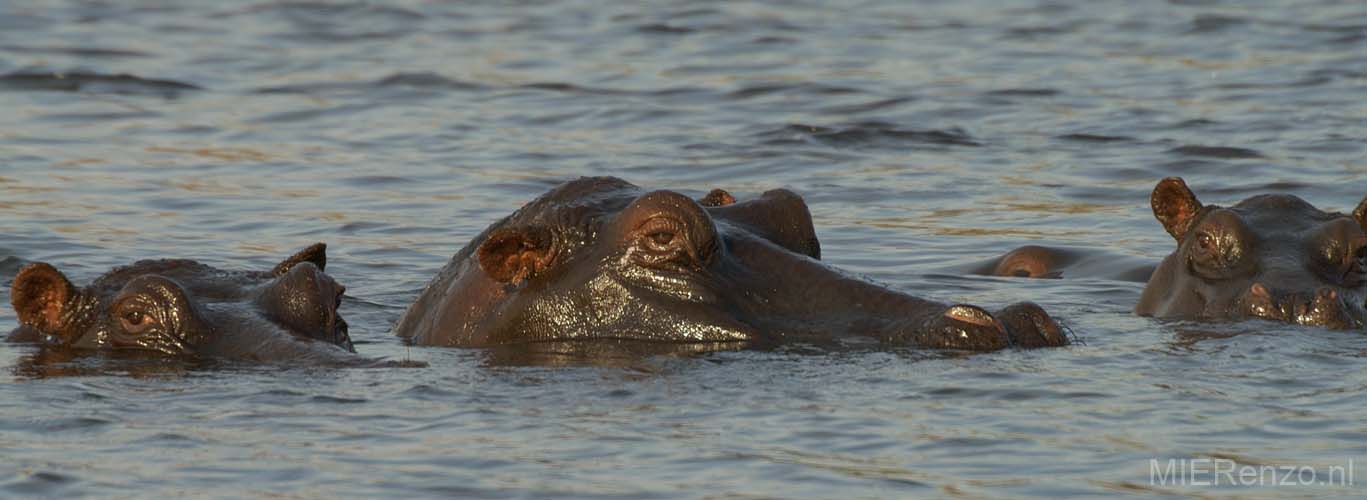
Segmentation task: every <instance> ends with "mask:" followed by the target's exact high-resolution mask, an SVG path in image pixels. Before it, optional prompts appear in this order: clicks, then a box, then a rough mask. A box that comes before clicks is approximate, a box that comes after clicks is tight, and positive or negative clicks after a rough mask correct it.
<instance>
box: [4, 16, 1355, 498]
mask: <svg viewBox="0 0 1367 500" xmlns="http://www.w3.org/2000/svg"><path fill="white" fill-rule="evenodd" d="M0 75H5V76H0V109H3V110H4V112H3V113H0V280H3V281H5V282H8V281H9V280H10V278H12V276H13V273H14V272H15V270H16V269H17V268H18V267H19V266H20V265H21V264H22V263H23V262H27V261H48V262H52V263H54V264H56V265H58V267H59V268H61V269H63V270H64V271H65V272H66V273H67V274H68V275H69V276H71V277H72V278H73V279H74V280H75V281H77V282H82V283H83V282H86V281H88V280H89V279H91V278H93V277H95V276H97V275H98V274H100V273H101V272H103V271H104V270H106V269H107V268H109V267H110V266H113V265H119V264H124V263H128V262H131V261H133V260H137V259H140V258H151V257H193V258H197V259H200V260H202V261H205V262H208V263H211V264H214V265H218V266H223V267H232V268H239V269H240V268H252V267H255V268H261V269H265V268H266V267H267V266H269V265H271V264H272V263H274V262H275V261H276V260H278V259H279V258H281V257H283V256H285V255H288V254H289V253H290V252H292V251H293V250H296V249H298V248H302V247H303V246H305V245H307V244H309V243H312V242H314V241H326V242H328V243H329V244H330V253H331V256H330V257H331V258H330V259H329V264H330V265H329V271H330V273H331V274H332V275H333V276H335V277H336V278H337V279H338V280H339V281H341V282H343V283H344V284H346V285H347V286H348V289H349V292H348V293H349V297H348V298H347V299H346V301H345V302H344V305H343V313H344V314H345V315H346V316H347V317H348V321H349V322H350V323H351V325H352V329H351V330H352V336H353V338H355V339H356V341H357V348H358V350H360V351H361V352H363V353H365V354H369V355H381V356H390V357H394V358H404V357H409V358H412V359H416V360H423V361H427V362H428V363H430V366H429V367H427V368H411V369H398V368H394V369H373V370H340V371H337V370H330V369H317V368H307V367H303V368H297V369H282V368H259V367H257V368H245V367H236V368H235V367H227V368H222V367H220V368H217V369H207V370H206V369H200V368H197V367H189V366H166V365H165V364H160V363H117V364H115V363H113V362H112V361H110V360H100V359H93V360H92V359H85V360H69V361H61V360H57V362H55V363H53V362H49V361H51V360H41V359H35V357H37V356H39V355H40V353H37V352H35V350H34V349H33V348H32V347H29V346H23V345H0V365H3V366H6V367H10V368H9V369H7V370H6V371H5V374H4V375H0V380H3V383H0V449H3V450H4V457H5V459H4V460H3V461H0V496H13V495H51V496H63V497H65V496H71V495H80V494H90V495H101V496H103V495H112V496H137V497H151V496H161V495H182V494H188V493H200V494H213V495H228V496H265V495H274V494H284V495H291V496H306V497H316V496H317V497H320V496H352V495H358V496H381V495H383V496H414V495H417V496H462V497H465V496H547V497H566V496H620V497H629V498H638V497H676V496H679V497H692V496H707V495H718V496H736V495H741V496H771V495H781V496H811V497H859V496H862V497H904V496H960V497H979V496H1017V495H1019V496H1041V497H1057V496H1063V495H1075V494H1080V495H1089V496H1090V495H1097V494H1105V493H1130V494H1141V495H1147V494H1154V493H1159V494H1164V493H1166V494H1178V495H1187V494H1192V495H1214V496H1225V495H1231V496H1233V495H1265V496H1281V495H1320V494H1325V495H1341V494H1362V490H1361V489H1360V488H1361V487H1360V486H1347V487H1344V486H1311V487H1296V488H1290V489H1288V488H1270V489H1245V488H1228V487H1226V488H1200V487H1176V488H1174V487H1171V486H1153V485H1151V484H1150V483H1149V477H1150V476H1149V471H1150V463H1149V460H1150V459H1153V458H1157V459H1162V460H1166V459H1168V458H1225V459H1232V460H1235V461H1237V462H1238V463H1240V464H1253V465H1258V464H1297V465H1301V464H1304V465H1310V466H1316V467H1321V468H1322V467H1325V466H1331V465H1339V464H1342V463H1344V462H1346V461H1347V460H1349V459H1357V461H1358V462H1359V463H1358V464H1357V466H1358V467H1359V468H1362V467H1364V466H1367V444H1364V443H1367V417H1364V416H1363V415H1364V413H1365V412H1364V411H1363V410H1364V404H1363V401H1364V395H1367V372H1364V370H1363V367H1364V365H1367V361H1365V360H1367V335H1362V334H1360V333H1352V332H1347V333H1345V332H1332V331H1324V330H1319V329H1314V328H1293V327H1285V326H1282V325H1277V324H1270V323H1261V322H1247V323H1237V324H1219V325H1196V324H1184V323H1165V322H1158V321H1153V320H1150V319H1147V318H1139V317H1135V316H1133V315H1132V314H1131V313H1130V309H1131V307H1132V306H1133V304H1134V302H1135V301H1136V300H1137V298H1138V296H1139V291H1140V285H1138V284H1133V283H1124V282H1112V281H1105V280H1086V279H1079V280H1070V281H1023V280H1017V279H996V278H985V277H964V276H960V275H958V274H957V273H954V272H950V271H947V269H950V268H952V267H954V266H956V265H962V264H965V263H968V262H972V261H976V260H979V259H983V258H987V257H990V256H992V255H994V254H995V253H998V252H1000V251H1004V250H1005V249H1007V248H1010V247H1012V246H1014V245H1018V244H1021V243H1027V242H1040V241H1043V242H1049V243H1056V244H1066V245H1074V246H1090V247H1108V248H1110V249H1112V250H1114V251H1116V252H1119V253H1122V254H1129V255H1131V256H1134V257H1139V258H1144V259H1148V260H1154V261H1156V260H1157V259H1159V258H1160V257H1161V256H1162V255H1164V254H1165V253H1166V252H1168V251H1169V250H1170V248H1171V246H1172V243H1171V239H1170V238H1169V237H1168V236H1167V235H1166V234H1165V233H1164V232H1163V231H1162V230H1161V228H1160V227H1159V226H1158V224H1157V223H1156V222H1154V221H1153V219H1152V216H1151V214H1150V212H1149V209H1148V206H1147V199H1148V193H1149V191H1150V190H1151V189H1152V187H1153V185H1154V183H1155V182H1156V181H1157V180H1158V179H1159V178H1162V177H1164V176H1169V175H1180V176H1183V177H1185V178H1186V179H1187V182H1188V183H1189V184H1191V185H1192V186H1193V188H1194V189H1195V190H1196V192H1197V194H1198V196H1200V197H1201V198H1202V200H1203V201H1207V202H1213V203H1223V204H1227V203H1232V202H1234V201H1237V200H1239V199H1242V198H1243V197H1246V196H1249V195H1252V194H1256V193H1262V192H1268V191H1277V192H1288V193H1294V194H1297V195H1300V196H1302V197H1305V198H1307V199H1309V200H1311V201H1312V202H1313V203H1315V204H1317V205H1319V206H1321V207H1323V208H1327V209H1332V210H1345V209H1350V208H1351V207H1353V206H1354V205H1355V204H1356V203H1357V201H1358V200H1360V199H1361V198H1362V196H1363V195H1367V183H1365V182H1364V181H1365V180H1367V160H1364V158H1367V154H1364V153H1367V99H1364V96H1367V4H1364V3H1362V2H1360V1H1349V2H1335V1H1291V2H1272V1H1266V2H1262V1H1233V0H1230V1H1223V2H1222V1H1218V0H1184V1H1173V2H1168V3H1162V2H1122V1H1098V2H1048V1H1041V2H1014V3H1009V5H1005V6H1004V5H1002V3H1001V2H987V1H923V2H899V1H890V0H889V1H866V2H859V3H857V4H855V5H844V4H842V5H840V6H836V3H835V2H830V3H827V2H805V3H795V2H773V3H767V2H724V3H723V2H693V3H685V2H649V3H639V4H630V5H628V4H627V3H622V4H621V5H616V4H610V3H608V2H581V1H536V2H518V3H516V4H508V3H504V2H478V3H474V4H466V3H459V4H448V3H445V2H442V3H438V2H421V1H399V2H375V3H365V2H355V3H335V2H274V1H267V2H260V3H248V2H209V1H197V2H188V1H187V2H159V1H146V2H99V1H88V2H86V1H81V2H77V1H71V2H63V1H27V2H26V1H20V2H5V3H3V4H0ZM579 175H616V176H620V177H624V178H626V179H628V180H630V181H632V182H635V183H637V184H639V185H642V186H646V187H649V188H672V189H677V190H681V191H684V192H689V193H692V194H701V193H703V192H705V191H707V190H709V189H711V188H714V187H723V188H726V189H728V190H730V191H732V192H733V193H736V194H737V195H739V196H741V197H744V196H748V195H754V194H756V193H759V192H762V191H764V190H766V189H770V188H775V187H789V188H792V189H794V190H796V191H798V192H800V193H802V194H803V195H804V196H806V198H807V201H808V203H809V204H810V206H811V210H812V212H813V216H814V217H815V219H816V224H817V231H818V234H819V236H820V238H821V240H822V246H823V255H824V256H825V258H826V260H827V261H829V262H831V263H834V264H836V265H838V266H841V267H844V268H846V269H849V270H852V271H855V272H858V273H861V274H864V275H867V276H869V277H871V278H872V279H875V280H877V281H880V282H883V283H886V284H889V285H890V286H894V287H897V288H899V289H904V290H909V291H913V292H915V293H917V294H919V295H923V296H930V297H935V298H940V299H946V300H949V299H958V300H967V301H973V302H979V303H984V304H998V305H999V304H1004V303H1006V302H1010V301H1015V300H1033V301H1036V302H1039V303H1041V304H1043V305H1045V307H1046V308H1048V309H1049V310H1050V311H1051V312H1054V313H1055V314H1056V315H1058V316H1060V317H1062V318H1064V319H1065V321H1066V322H1067V323H1068V324H1069V325H1070V326H1071V328H1072V329H1073V330H1074V331H1075V332H1076V334H1077V335H1078V336H1079V337H1080V339H1081V340H1082V341H1083V342H1085V344H1081V345H1075V346H1072V347H1068V348H1063V349H1054V350H1040V351H1030V352H1019V351H1012V352H1001V353H993V354H983V355H974V356H949V357H946V356H939V355H927V354H925V353H917V352H912V351H882V350H873V351H851V352H843V351H840V352H825V351H821V352H818V351H812V350H808V349H804V348H800V347H798V348H793V349H787V350H780V351H769V352H754V351H747V352H723V353H713V354H702V355H695V356H655V357H647V358H611V359H597V360H585V359H561V360H555V359H552V360H549V361H551V362H552V363H551V364H555V362H565V363H567V364H569V365H571V366H544V365H542V366H522V365H524V364H525V363H522V362H520V361H521V360H520V359H519V358H518V357H516V356H510V355H508V353H499V352H487V351H478V350H455V349H437V348H416V347H415V348H412V349H411V350H410V349H408V348H406V347H404V346H402V345H401V344H400V343H399V342H398V341H397V340H396V339H395V338H393V337H392V336H390V335H389V329H390V327H391V326H392V325H393V323H394V321H395V320H396V319H397V317H398V315H399V314H400V313H401V312H402V311H403V309H404V307H405V306H406V305H407V304H408V303H409V302H410V301H411V300H412V299H413V298H414V297H415V296H416V295H417V293H418V291H419V290H420V289H421V287H422V286H423V285H424V284H425V283H426V282H427V280H428V279H429V278H431V277H432V276H433V275H434V273H435V272H436V271H437V270H438V269H439V268H440V267H441V266H442V265H443V264H444V263H445V261H446V259H447V258H448V257H449V256H450V255H451V254H452V253H454V252H455V251H456V250H457V249H459V248H460V247H461V246H463V245H464V244H465V243H466V242H467V241H468V240H469V238H470V237H472V236H473V235H475V234H476V233H477V232H478V231H480V230H481V229H483V228H484V227H485V226H486V225H487V224H488V223H490V222H491V221H493V220H495V219H496V218H498V217H501V216H503V215H505V214H507V213H508V212H510V211H512V210H514V209H516V208H517V207H519V206H520V205H521V204H522V203H524V202H525V201H527V200H528V199H530V198H532V197H534V196H536V195H538V194H540V193H541V192H543V191H544V190H545V189H547V188H548V187H550V186H552V185H554V184H555V183H557V182H560V181H562V180H564V179H567V178H572V177H574V176H579ZM0 295H3V297H0V298H3V299H4V300H3V301H4V302H8V287H5V291H3V292H0ZM14 323H15V320H14V316H13V313H12V311H10V310H9V308H3V310H0V330H8V329H9V328H10V327H11V326H12V325H13V324H14ZM543 361H545V360H543ZM588 361H596V363H592V362H588ZM56 375H73V376H65V377H62V376H56ZM1356 479H1357V480H1359V481H1363V480H1367V478H1364V477H1362V476H1361V474H1358V477H1357V478H1356Z"/></svg>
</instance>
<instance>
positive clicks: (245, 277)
mask: <svg viewBox="0 0 1367 500" xmlns="http://www.w3.org/2000/svg"><path fill="white" fill-rule="evenodd" d="M325 265H326V255H325V247H324V245H323V244H321V243H320V244H316V245H313V246H311V247H309V248H307V249H304V250H303V251H301V252H299V253H297V254H295V255H294V256H292V257H290V258H288V259H286V260H285V261H284V262H281V263H280V264H279V265H277V266H275V268H274V269H273V270H271V271H268V272H252V271H248V272H239V271H223V270H219V269H216V268H214V267H211V266H207V265H204V264H200V263H198V262H195V261H192V260H146V261H140V262H137V263H135V264H132V265H129V266H125V267H120V268H116V269H114V270H112V271H110V272H108V273H106V274H104V275H103V276H101V277H99V278H97V279H96V280H95V281H94V282H93V283H91V284H90V285H89V286H86V287H84V288H77V287H75V286H73V285H72V284H71V282H70V281H68V280H67V278H66V277H65V276H64V275H62V273H61V272H59V271H57V269H56V268H54V267H52V266H51V265H49V264H45V263H34V264H30V265H27V266H25V267H24V268H23V269H21V270H20V271H19V273H18V274H17V275H16V276H15V278H14V283H13V285H12V293H11V301H12V303H13V305H14V310H15V312H16V313H18V316H19V322H20V326H19V328H17V329H15V330H14V332H13V333H11V334H10V340H12V341H22V342H36V343H39V344H43V345H47V346H60V347H69V348H74V349H89V350H101V351H138V352H153V353H160V354H162V355H168V356H189V357H202V358H216V359H228V360H239V361H267V362H269V361H277V360H278V361H290V362H291V363H298V362H308V361H314V362H321V363H351V362H354V361H357V360H362V358H359V357H357V356H356V355H355V354H354V352H355V350H354V348H353V347H352V343H351V338H350V337H349V336H348V334H347V324H346V321H344V320H343V319H342V317H341V316H340V315H338V313H337V307H338V305H339V304H340V301H341V296H342V293H343V291H344V288H343V287H342V286H341V285H339V284H337V282H336V281H334V280H333V279H332V278H331V277H329V276H328V275H327V274H324V273H323V267H324V266H325Z"/></svg>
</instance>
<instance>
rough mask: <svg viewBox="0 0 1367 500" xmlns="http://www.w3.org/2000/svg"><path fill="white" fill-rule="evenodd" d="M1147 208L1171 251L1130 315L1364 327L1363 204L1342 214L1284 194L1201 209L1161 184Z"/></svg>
mask: <svg viewBox="0 0 1367 500" xmlns="http://www.w3.org/2000/svg"><path fill="white" fill-rule="evenodd" d="M1151 204H1152V206H1153V213H1154V216H1155V217H1157V218H1158V221H1159V222H1160V223H1162V225H1163V228H1164V229H1166V230H1167V232H1168V234H1170V235H1172V237H1173V238H1174V239H1176V240H1177V250H1175V251H1174V252H1173V253H1172V254H1171V255H1168V256H1167V258H1165V259H1163V261H1162V262H1161V263H1160V264H1159V265H1158V268H1157V269H1156V270H1154V273H1153V276H1152V277H1150V278H1149V282H1148V285H1147V286H1145V287H1144V293H1143V295H1141V296H1140V298H1139V304H1138V305H1137V306H1136V307H1135V312H1136V313H1138V314H1140V315H1144V316H1155V317H1160V318H1195V319H1238V318H1246V317H1254V318H1263V319H1270V320H1276V321H1286V322H1290V323H1297V324H1303V325H1315V326H1322V327H1327V328H1337V329H1358V328H1362V327H1363V321H1364V317H1367V314H1364V308H1365V307H1367V235H1364V234H1365V233H1367V198H1365V199H1363V200H1362V202H1361V203H1359V204H1358V206H1357V209H1356V210H1354V211H1353V213H1352V214H1348V215H1345V214H1341V213H1327V212H1324V211H1321V210H1319V209H1317V208H1315V207H1314V206H1312V205H1310V204H1309V203H1307V202H1305V200H1302V199H1300V198H1298V197H1295V196H1292V195H1285V194H1264V195H1258V196H1254V197H1251V198H1248V199H1246V200H1243V201H1241V202H1239V203H1237V204H1235V205H1233V206H1231V207H1228V208H1226V207H1221V206H1217V205H1202V204H1201V202H1200V201H1197V199H1196V196H1195V195H1194V194H1192V192H1191V190H1190V189H1188V188H1187V185H1186V183H1185V182H1183V181H1182V179H1180V178H1176V177H1170V178H1167V179H1163V180H1162V181H1161V182H1159V183H1158V186H1157V187H1155V188H1154V190H1153V196H1152V199H1151Z"/></svg>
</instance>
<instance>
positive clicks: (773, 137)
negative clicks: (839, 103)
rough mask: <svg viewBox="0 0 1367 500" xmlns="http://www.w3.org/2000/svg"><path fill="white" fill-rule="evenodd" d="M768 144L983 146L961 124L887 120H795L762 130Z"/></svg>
mask: <svg viewBox="0 0 1367 500" xmlns="http://www.w3.org/2000/svg"><path fill="white" fill-rule="evenodd" d="M759 136H760V137H762V138H764V139H765V141H764V143H765V144H769V145H786V144H794V143H803V142H809V141H814V142H818V143H821V144H826V145H829V146H837V147H854V146H874V147H878V146H882V147H895V146H903V145H909V144H933V145H945V146H969V147H976V146H981V145H982V143H980V142H978V141H977V140H975V139H973V137H972V136H970V135H968V132H965V131H964V130H963V129H960V128H958V127H953V128H948V129H926V130H916V129H904V128H899V127H898V126H896V125H894V124H891V123H885V122H864V123H856V124H851V125H846V126H840V127H820V126H813V125H804V124H791V125H787V126H784V127H783V128H781V129H778V130H773V131H769V132H763V133H760V134H759Z"/></svg>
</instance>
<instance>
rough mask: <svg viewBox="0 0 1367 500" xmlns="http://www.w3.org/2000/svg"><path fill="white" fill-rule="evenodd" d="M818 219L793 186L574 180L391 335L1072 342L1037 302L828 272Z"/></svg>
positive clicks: (503, 339) (457, 341) (477, 242)
mask: <svg viewBox="0 0 1367 500" xmlns="http://www.w3.org/2000/svg"><path fill="white" fill-rule="evenodd" d="M820 258H821V245H820V243H819V242H818V241H817V238H816V233H815V230H814V228H813V224H812V218H811V214H810V213H809V212H808V210H807V205H806V203H804V201H803V199H802V197H801V196H798V195H797V194H796V193H794V192H792V191H788V190H784V189H777V190H772V191H768V192H765V193H763V194H762V195H760V196H758V197H757V198H754V199H750V200H745V201H738V200H737V199H736V198H735V197H734V196H733V195H731V194H730V193H727V192H726V191H724V190H720V189H718V190H713V191H712V192H710V193H708V194H707V195H706V196H704V197H702V198H700V199H696V200H695V199H693V198H690V197H688V196H685V195H683V194H680V193H678V192H674V191H668V190H655V191H646V190H643V189H641V188H639V187H637V186H635V185H632V184H631V183H628V182H626V181H624V180H622V179H618V178H613V177H587V178H580V179H577V180H573V181H569V182H566V183H564V184H561V185H559V186H558V187H555V188H554V189H551V190H550V191H549V192H547V193H545V194H544V195H542V196H540V197H539V198H536V199H535V200H533V201H531V202H530V203H527V204H526V205H524V206H523V207H522V208H520V209H519V210H517V211H516V212H514V213H513V214H512V215H509V216H507V217H505V218H503V219H502V220H499V221H497V222H495V223H494V224H492V225H491V226H489V227H488V229H486V230H485V231H484V232H483V233H481V234H479V235H478V236H476V237H475V238H474V239H473V240H472V241H471V242H470V243H469V244H468V245H466V246H465V247H464V248H463V249H462V250H460V251H459V252H457V253H456V254H455V255H454V256H453V257H452V258H451V260H450V261H449V262H448V263H447V264H446V266H445V267H444V268H443V269H442V270H441V271H440V273H438V275H437V276H436V277H435V278H433V279H432V281H431V282H430V283H429V284H428V285H427V287H426V289H425V290H423V292H422V293H421V294H420V296H419V297H418V299H417V300H416V302H414V303H413V304H412V305H411V306H410V307H409V308H408V310H407V311H406V312H405V313H404V315H403V316H402V317H401V318H400V320H399V322H398V324H397V325H396V326H395V328H394V333H395V334H396V335H398V336H399V337H401V338H403V339H406V340H407V341H408V342H410V343H413V344H419V345H438V346H462V347H487V346H507V345H518V344H521V345H529V344H534V343H563V342H576V341H613V342H658V343H712V344H726V345H745V346H764V345H776V344H778V343H780V342H806V343H812V344H821V343H825V342H830V341H839V340H843V339H846V338H856V339H857V338H864V339H874V340H876V341H878V342H881V343H886V344H891V345H905V346H917V347H925V348H949V349H962V350H993V349H1002V348H1006V347H1011V346H1018V347H1040V346H1059V345H1064V344H1066V343H1068V340H1067V336H1066V335H1065V333H1064V332H1063V331H1062V329H1061V328H1060V326H1059V324H1058V323H1057V322H1056V321H1055V320H1054V319H1053V318H1051V317H1050V316H1049V314H1047V313H1046V312H1045V311H1044V310H1043V309H1042V308H1040V307H1039V306H1038V305H1035V304H1033V303H1018V304H1013V305H1010V306H1007V307H1005V308H1002V309H1000V310H998V311H996V312H995V313H990V312H988V311H987V310H985V309H983V308H980V307H977V306H973V305H967V304H957V303H949V304H947V303H941V302H937V301H932V300H927V299H922V298H918V297H915V296H912V295H909V294H907V293H903V292H900V291H896V290H892V289H889V288H886V287H883V286H879V285H876V284H874V283H871V282H868V281H865V280H863V279H859V278H856V277H854V276H851V275H850V274H848V273H845V272H841V271H839V270H837V269H834V268H832V267H829V266H827V265H825V264H824V263H822V262H821V260H820Z"/></svg>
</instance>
